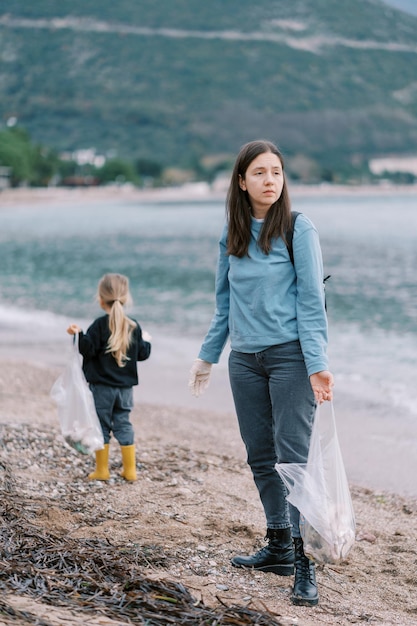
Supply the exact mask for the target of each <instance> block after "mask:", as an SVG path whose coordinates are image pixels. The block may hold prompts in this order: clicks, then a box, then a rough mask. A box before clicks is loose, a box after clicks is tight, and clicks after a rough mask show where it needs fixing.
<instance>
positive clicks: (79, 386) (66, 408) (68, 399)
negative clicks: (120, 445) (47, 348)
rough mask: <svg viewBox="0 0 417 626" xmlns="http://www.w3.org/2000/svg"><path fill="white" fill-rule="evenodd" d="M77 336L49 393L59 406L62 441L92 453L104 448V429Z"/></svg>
mask: <svg viewBox="0 0 417 626" xmlns="http://www.w3.org/2000/svg"><path fill="white" fill-rule="evenodd" d="M77 339H78V335H74V341H73V344H72V349H71V355H70V358H69V360H68V363H67V365H66V367H65V370H64V371H63V373H62V374H61V375H60V376H59V378H58V379H57V380H56V381H55V383H54V384H53V386H52V389H51V391H50V396H51V398H52V399H53V400H54V401H55V402H56V404H57V406H58V416H59V421H60V425H61V432H62V435H63V437H64V439H65V441H66V442H67V443H68V444H69V445H70V446H71V447H73V448H74V449H75V450H77V452H80V453H81V454H93V453H94V452H95V451H96V450H101V449H102V448H103V447H104V439H103V431H102V430H101V426H100V421H99V419H98V416H97V413H96V408H95V405H94V398H93V394H92V393H91V390H90V388H89V386H88V383H87V381H86V379H85V376H84V372H83V370H82V357H81V355H80V353H79V351H78V340H77Z"/></svg>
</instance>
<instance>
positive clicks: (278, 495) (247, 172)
mask: <svg viewBox="0 0 417 626" xmlns="http://www.w3.org/2000/svg"><path fill="white" fill-rule="evenodd" d="M226 206H227V224H226V226H225V229H224V232H223V234H222V237H221V240H220V253H219V259H218V266H217V275H216V311H215V315H214V317H213V320H212V323H211V326H210V328H209V331H208V333H207V335H206V337H205V339H204V342H203V345H202V347H201V350H200V353H199V357H198V359H197V360H196V361H195V362H194V364H193V367H192V369H191V372H190V383H189V384H190V388H191V392H192V393H193V394H194V395H196V396H198V395H200V394H201V393H202V392H203V391H204V390H205V389H206V388H207V386H208V383H209V377H210V371H211V366H212V364H213V363H217V362H218V361H219V358H220V355H221V352H222V350H223V348H224V346H225V343H226V340H227V338H228V337H229V336H230V343H231V353H230V357H229V377H230V384H231V388H232V393H233V399H234V403H235V407H236V413H237V417H238V422H239V428H240V433H241V436H242V439H243V442H244V444H245V446H246V450H247V460H248V464H249V465H250V468H251V470H252V473H253V477H254V481H255V484H256V486H257V488H258V491H259V496H260V499H261V502H262V505H263V508H264V511H265V517H266V525H267V532H266V538H265V539H267V540H268V545H266V546H265V547H264V548H262V549H261V550H260V551H259V552H257V553H256V554H254V555H252V556H235V557H234V558H233V559H232V564H233V565H234V566H235V567H245V568H253V569H256V570H259V571H265V572H274V573H275V574H278V575H281V576H288V575H291V574H292V573H293V572H294V565H295V580H294V587H293V593H292V601H293V603H294V604H302V605H315V604H317V603H318V591H317V585H316V579H315V567H314V563H313V562H312V561H311V560H309V559H308V558H307V557H306V556H305V554H304V550H303V541H302V538H301V535H300V527H299V511H298V510H297V509H295V507H293V506H292V505H289V504H288V502H287V500H286V490H285V487H284V485H283V483H282V481H281V479H280V477H279V475H278V473H277V472H276V470H275V464H276V463H277V462H279V463H305V462H306V460H307V456H308V449H309V442H310V435H311V429H312V423H313V420H314V414H315V408H316V403H322V402H323V401H325V400H331V399H332V387H333V376H332V374H331V373H330V372H329V371H328V359H327V352H326V351H327V317H326V312H325V301H324V288H323V266H322V257H321V250H320V244H319V238H318V234H317V231H316V229H315V227H314V225H313V224H312V223H311V221H310V220H309V219H308V218H307V217H306V216H304V215H302V214H299V215H298V217H297V220H296V222H295V227H294V233H293V257H294V264H293V263H292V262H291V260H290V256H289V253H288V249H287V246H286V237H285V235H286V233H287V232H288V231H289V230H290V228H291V209H290V200H289V195H288V190H287V185H286V181H285V176H284V162H283V158H282V155H281V154H280V152H279V150H278V149H277V147H276V146H275V145H274V144H272V143H270V142H268V141H253V142H250V143H248V144H246V145H244V146H243V147H242V149H241V150H240V152H239V155H238V157H237V159H236V163H235V166H234V169H233V173H232V179H231V183H230V187H229V191H228V194H227V201H226Z"/></svg>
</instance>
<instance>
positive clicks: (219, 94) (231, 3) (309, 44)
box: [0, 0, 417, 168]
mask: <svg viewBox="0 0 417 626" xmlns="http://www.w3.org/2000/svg"><path fill="white" fill-rule="evenodd" d="M416 35H417V17H415V16H412V15H407V14H405V13H404V12H402V11H398V10H396V9H395V8H393V7H390V6H388V5H386V4H385V3H383V2H382V1H380V0H345V1H344V2H340V0H292V1H291V2H288V0H268V2H266V1H265V0H258V2H253V1H250V2H249V1H247V0H210V2H201V0H159V2H155V1H154V0H140V1H136V2H132V0H119V1H118V2H117V3H116V2H113V1H110V0H71V1H70V0H60V2H52V1H50V0H37V1H36V2H30V3H29V2H27V1H26V0H13V2H10V1H9V0H8V1H7V2H6V1H5V0H0V121H1V122H2V123H3V124H6V123H7V120H10V118H13V117H16V118H17V119H18V123H19V124H21V125H22V126H23V127H25V128H26V129H27V130H28V131H29V132H30V134H31V136H32V138H33V140H35V141H37V142H40V143H42V144H44V145H48V146H53V147H56V148H57V149H58V150H74V149H81V148H88V147H95V148H96V149H97V151H99V152H104V153H106V154H115V155H118V156H120V157H123V158H129V159H130V158H143V159H151V160H153V161H156V162H160V163H162V164H163V165H180V166H183V167H185V166H189V165H195V164H196V163H198V162H199V161H200V160H201V159H202V158H203V157H210V156H212V157H217V158H220V157H221V156H222V155H226V156H227V155H230V154H235V153H236V151H237V150H238V148H239V147H240V145H241V144H242V143H244V142H245V141H248V140H251V139H254V138H257V137H267V138H270V139H272V140H273V141H276V142H277V143H278V144H279V145H280V147H281V148H282V150H283V151H284V154H287V155H289V156H291V155H292V156H294V155H306V156H308V157H311V158H312V159H315V160H316V161H318V162H319V163H320V164H321V165H322V166H323V167H329V168H332V167H334V166H336V165H338V166H340V165H343V164H348V163H350V164H352V163H361V162H363V161H364V160H366V159H368V158H369V157H371V156H376V155H384V154H406V153H412V152H415V146H416V145H417V36H416Z"/></svg>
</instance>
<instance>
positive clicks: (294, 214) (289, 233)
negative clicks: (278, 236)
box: [285, 211, 300, 265]
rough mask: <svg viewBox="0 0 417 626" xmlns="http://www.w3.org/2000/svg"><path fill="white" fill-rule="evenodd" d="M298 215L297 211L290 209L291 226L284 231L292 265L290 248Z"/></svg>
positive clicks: (292, 253)
mask: <svg viewBox="0 0 417 626" xmlns="http://www.w3.org/2000/svg"><path fill="white" fill-rule="evenodd" d="M299 215H300V212H299V211H291V228H290V230H288V231H287V232H286V233H285V239H286V244H287V248H288V254H289V255H290V261H291V263H292V264H293V265H294V252H293V249H292V239H293V236H294V226H295V220H296V219H297V217H298V216H299Z"/></svg>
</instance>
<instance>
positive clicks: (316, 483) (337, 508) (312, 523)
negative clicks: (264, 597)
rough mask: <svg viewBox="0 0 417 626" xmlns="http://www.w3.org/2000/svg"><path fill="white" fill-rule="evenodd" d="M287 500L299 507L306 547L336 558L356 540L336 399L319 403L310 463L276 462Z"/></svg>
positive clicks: (325, 559) (318, 557)
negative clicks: (336, 414)
mask: <svg viewBox="0 0 417 626" xmlns="http://www.w3.org/2000/svg"><path fill="white" fill-rule="evenodd" d="M275 469H276V470H277V472H278V473H279V475H280V477H281V479H282V481H283V482H284V484H285V486H286V487H287V489H288V495H287V500H288V502H290V503H291V504H293V505H294V506H295V507H296V508H297V509H298V510H299V511H300V532H301V536H302V538H303V542H304V551H305V553H306V554H307V555H308V556H310V557H311V558H312V559H314V560H315V561H317V562H318V563H337V562H339V561H341V560H342V559H344V558H345V557H346V556H347V554H348V553H349V551H350V550H351V548H352V547H353V545H354V543H355V515H354V510H353V505H352V499H351V495H350V490H349V484H348V481H347V477H346V472H345V467H344V463H343V458H342V454H341V450H340V446H339V440H338V437H337V431H336V421H335V416H334V407H333V403H331V402H327V403H325V404H323V405H321V406H320V407H318V408H317V411H316V416H315V420H314V424H313V430H312V434H311V442H310V450H309V454H308V460H307V463H306V464H305V463H304V464H297V463H277V464H276V466H275Z"/></svg>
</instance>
